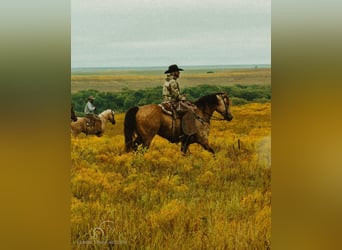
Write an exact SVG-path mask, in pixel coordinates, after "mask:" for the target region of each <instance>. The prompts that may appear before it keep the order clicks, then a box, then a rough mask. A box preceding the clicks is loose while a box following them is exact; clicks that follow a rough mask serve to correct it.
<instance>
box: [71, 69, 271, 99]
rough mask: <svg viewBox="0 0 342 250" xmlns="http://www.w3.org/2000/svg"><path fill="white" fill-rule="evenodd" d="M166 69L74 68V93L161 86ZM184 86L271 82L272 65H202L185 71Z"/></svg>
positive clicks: (182, 73)
mask: <svg viewBox="0 0 342 250" xmlns="http://www.w3.org/2000/svg"><path fill="white" fill-rule="evenodd" d="M163 73H164V70H160V69H158V70H157V69H149V70H136V69H91V70H82V69H79V70H73V71H72V76H71V93H76V92H78V91H81V90H88V89H95V90H98V91H101V92H119V91H121V90H122V89H123V88H128V89H132V90H138V89H144V88H147V87H156V86H161V85H162V84H163V83H164V78H165V75H164V74H163ZM180 83H181V86H182V88H187V87H194V86H198V85H203V84H208V85H220V86H231V85H235V84H243V85H250V84H262V85H270V84H271V68H249V69H242V68H240V69H226V68H200V69H191V68H190V69H186V68H185V71H184V72H181V77H180Z"/></svg>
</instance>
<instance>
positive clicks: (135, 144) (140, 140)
mask: <svg viewBox="0 0 342 250" xmlns="http://www.w3.org/2000/svg"><path fill="white" fill-rule="evenodd" d="M141 144H143V139H142V138H141V136H140V135H138V137H137V138H135V140H134V142H133V150H137V149H138V146H139V145H141Z"/></svg>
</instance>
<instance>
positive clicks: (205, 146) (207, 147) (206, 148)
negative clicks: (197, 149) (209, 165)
mask: <svg viewBox="0 0 342 250" xmlns="http://www.w3.org/2000/svg"><path fill="white" fill-rule="evenodd" d="M200 145H201V146H202V147H203V148H204V149H205V150H207V151H209V152H210V153H213V154H215V152H214V150H213V149H212V147H210V146H209V144H208V143H203V144H202V143H200Z"/></svg>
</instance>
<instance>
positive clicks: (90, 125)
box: [85, 114, 101, 133]
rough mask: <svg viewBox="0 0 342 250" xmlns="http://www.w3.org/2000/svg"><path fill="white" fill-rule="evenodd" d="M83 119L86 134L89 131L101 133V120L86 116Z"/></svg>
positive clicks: (93, 116) (95, 116)
mask: <svg viewBox="0 0 342 250" xmlns="http://www.w3.org/2000/svg"><path fill="white" fill-rule="evenodd" d="M85 119H86V126H87V130H88V133H89V132H90V131H95V133H99V132H101V119H100V118H99V117H98V116H97V115H92V114H91V115H86V117H85Z"/></svg>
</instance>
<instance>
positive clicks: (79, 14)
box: [71, 0, 271, 68]
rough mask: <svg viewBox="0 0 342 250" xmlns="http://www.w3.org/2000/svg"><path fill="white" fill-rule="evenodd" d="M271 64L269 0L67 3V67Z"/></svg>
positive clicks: (93, 0) (80, 0)
mask: <svg viewBox="0 0 342 250" xmlns="http://www.w3.org/2000/svg"><path fill="white" fill-rule="evenodd" d="M170 64H178V65H181V66H185V65H240V64H271V0H121V1H119V0H71V66H72V67H73V68H76V67H140V66H141V67H146V66H163V67H164V66H168V65H170Z"/></svg>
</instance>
